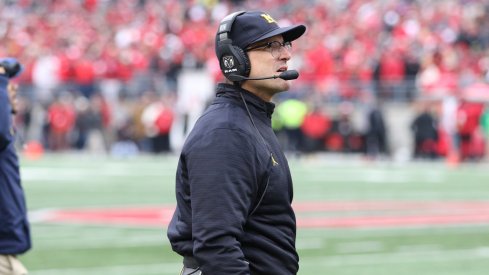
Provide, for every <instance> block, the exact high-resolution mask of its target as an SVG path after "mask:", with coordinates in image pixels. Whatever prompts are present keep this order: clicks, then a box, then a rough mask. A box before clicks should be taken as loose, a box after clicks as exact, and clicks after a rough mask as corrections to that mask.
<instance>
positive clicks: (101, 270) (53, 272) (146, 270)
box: [29, 263, 182, 275]
mask: <svg viewBox="0 0 489 275" xmlns="http://www.w3.org/2000/svg"><path fill="white" fill-rule="evenodd" d="M181 269H182V264H181V263H161V264H140V265H116V266H100V267H80V268H53V269H41V270H29V274H32V275H58V274H59V275H61V274H63V275H67V274H69V275H87V274H90V275H97V274H100V275H107V274H117V275H126V274H127V275H129V274H134V275H140V274H144V275H149V274H160V275H163V274H178V272H180V270H181Z"/></svg>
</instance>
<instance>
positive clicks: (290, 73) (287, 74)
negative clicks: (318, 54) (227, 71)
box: [232, 70, 299, 81]
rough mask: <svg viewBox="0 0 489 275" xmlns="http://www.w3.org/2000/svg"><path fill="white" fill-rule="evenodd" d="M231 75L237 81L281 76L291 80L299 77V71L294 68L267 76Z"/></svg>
mask: <svg viewBox="0 0 489 275" xmlns="http://www.w3.org/2000/svg"><path fill="white" fill-rule="evenodd" d="M232 77H234V78H236V79H238V80H239V81H242V80H265V79H275V78H281V79H283V80H292V79H296V78H298V77H299V72H297V71H296V70H288V71H285V72H282V73H281V74H279V75H272V76H267V77H244V76H241V75H232Z"/></svg>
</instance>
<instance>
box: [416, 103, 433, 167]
mask: <svg viewBox="0 0 489 275" xmlns="http://www.w3.org/2000/svg"><path fill="white" fill-rule="evenodd" d="M437 124H438V123H437V121H436V119H435V118H434V117H433V115H432V114H431V113H430V112H429V111H428V110H424V111H422V112H421V113H420V114H419V115H418V116H417V117H416V118H415V119H414V121H413V122H412V124H411V131H412V132H413V136H414V157H415V158H435V157H436V156H437V154H438V153H437V150H438V149H437V144H438V125H437Z"/></svg>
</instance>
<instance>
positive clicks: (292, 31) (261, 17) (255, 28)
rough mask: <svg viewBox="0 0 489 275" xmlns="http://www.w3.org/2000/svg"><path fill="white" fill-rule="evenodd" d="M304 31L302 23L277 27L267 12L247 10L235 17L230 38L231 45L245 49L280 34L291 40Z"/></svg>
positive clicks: (304, 27) (286, 39) (285, 39)
mask: <svg viewBox="0 0 489 275" xmlns="http://www.w3.org/2000/svg"><path fill="white" fill-rule="evenodd" d="M305 31H306V26H304V25H292V26H288V27H283V28H281V27H279V26H278V24H277V21H275V19H273V17H272V16H270V15H269V14H268V13H265V12H261V11H247V12H244V13H242V14H240V15H238V16H237V17H236V19H235V20H234V23H233V25H232V26H231V32H230V38H231V39H232V41H233V45H235V46H238V47H240V48H241V49H246V48H247V47H248V46H249V45H251V44H253V43H255V42H259V41H262V40H265V39H267V38H270V37H272V36H275V35H279V34H281V35H282V37H283V38H284V41H293V40H296V39H297V38H299V37H300V36H302V35H303V34H304V32H305Z"/></svg>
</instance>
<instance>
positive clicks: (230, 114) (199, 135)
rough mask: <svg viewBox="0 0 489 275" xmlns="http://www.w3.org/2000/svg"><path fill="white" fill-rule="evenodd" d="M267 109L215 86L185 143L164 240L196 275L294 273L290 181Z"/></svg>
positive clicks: (237, 92)
mask: <svg viewBox="0 0 489 275" xmlns="http://www.w3.org/2000/svg"><path fill="white" fill-rule="evenodd" d="M240 94H241V95H242V96H243V98H244V99H245V100H246V103H247V106H248V108H249V111H250V114H251V116H252V118H253V121H254V123H255V125H256V128H255V127H254V126H253V124H252V121H251V119H250V116H249V115H248V113H247V111H246V107H245V105H244V103H243V100H242V98H241V95H240ZM273 109H274V104H273V103H268V102H265V101H263V100H261V99H260V98H258V97H257V96H255V95H253V94H251V93H249V92H248V91H246V90H243V89H241V88H238V87H236V86H233V85H230V84H219V86H218V88H217V96H216V98H215V100H214V102H213V103H212V105H211V106H210V107H209V108H208V109H207V110H206V111H205V113H204V114H203V115H202V117H201V118H200V119H199V120H198V121H197V123H196V125H195V126H194V128H193V130H192V131H191V133H190V135H189V136H188V138H187V140H186V142H185V145H184V147H183V150H182V153H181V156H180V160H179V163H178V168H177V175H176V197H177V209H176V210H175V213H174V216H173V219H172V221H171V223H170V225H169V228H168V238H169V240H170V242H171V244H172V247H173V250H174V251H176V252H177V253H179V254H180V255H182V256H193V257H194V258H195V259H196V260H197V262H198V263H199V265H200V267H201V270H202V271H203V274H204V275H208V274H209V275H230V274H233V275H245V274H263V275H265V274H266V275H275V274H276V275H288V274H296V273H297V271H298V268H299V267H298V261H299V258H298V255H297V252H296V249H295V237H296V221H295V215H294V212H293V210H292V207H291V202H292V196H293V191H292V179H291V175H290V171H289V166H288V163H287V160H286V159H285V156H284V154H283V153H282V151H281V149H280V146H279V143H278V141H277V138H276V136H275V133H274V132H273V130H272V128H271V115H272V113H273ZM262 195H263V199H262V200H261V203H260V204H259V205H258V201H260V198H261V197H262ZM248 263H249V264H248Z"/></svg>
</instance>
